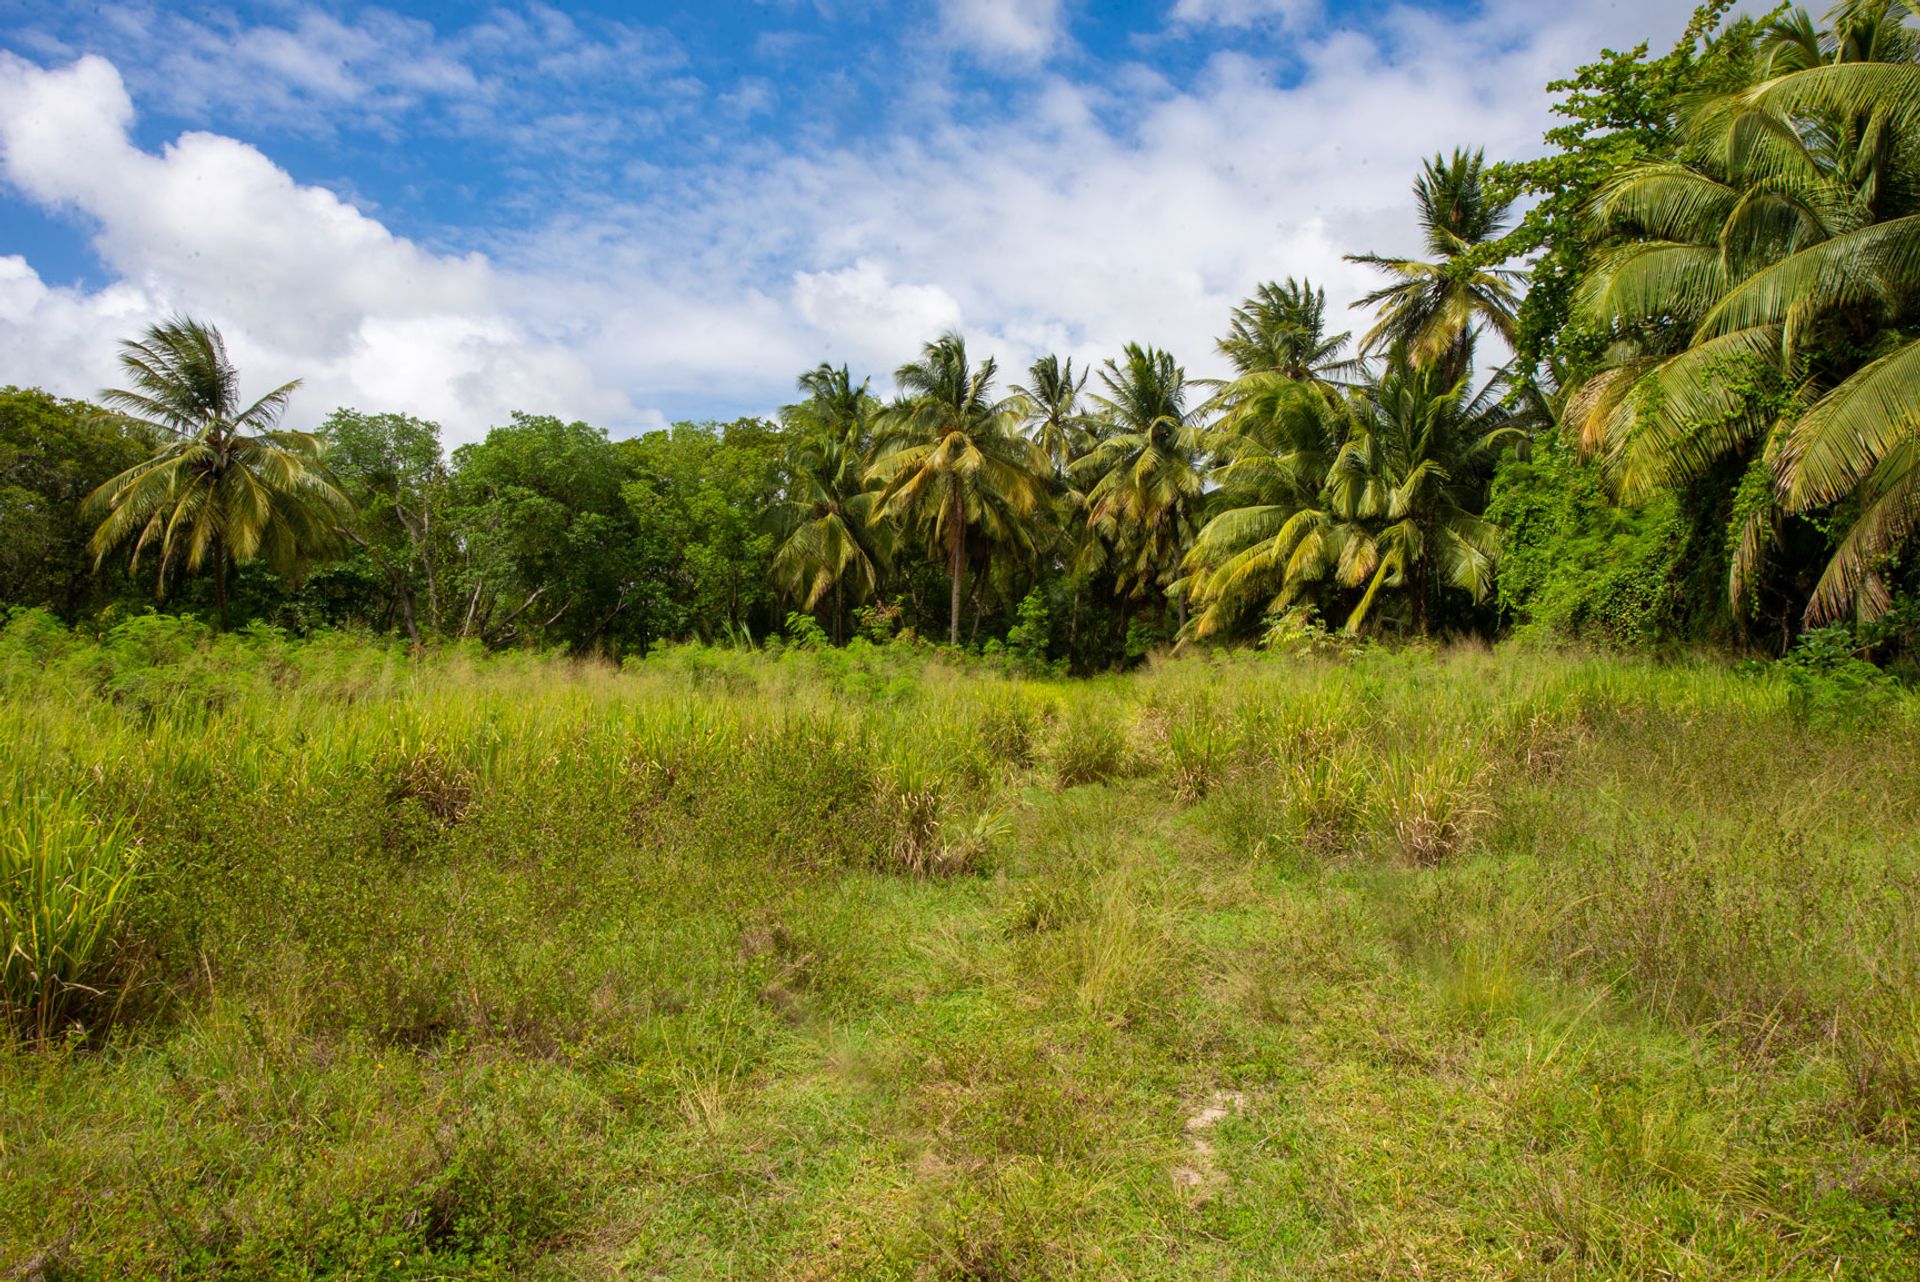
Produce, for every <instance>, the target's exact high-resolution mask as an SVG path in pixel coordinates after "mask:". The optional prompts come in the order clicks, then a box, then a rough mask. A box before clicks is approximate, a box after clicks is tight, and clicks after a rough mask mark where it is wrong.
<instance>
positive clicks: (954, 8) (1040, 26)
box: [940, 0, 1061, 61]
mask: <svg viewBox="0 0 1920 1282" xmlns="http://www.w3.org/2000/svg"><path fill="white" fill-rule="evenodd" d="M940 26H941V30H942V31H944V32H945V33H946V34H947V35H948V36H950V37H951V38H953V39H955V40H958V41H959V42H960V43H961V44H963V45H965V46H966V47H967V48H969V49H971V50H973V51H974V52H976V53H979V54H982V55H986V56H988V57H1002V58H1018V59H1024V60H1029V61H1030V60H1033V59H1037V58H1040V57H1042V56H1043V55H1045V54H1047V53H1048V52H1050V51H1051V50H1052V49H1053V47H1054V45H1055V44H1056V43H1057V42H1058V41H1059V39H1060V36H1061V28H1060V0H940Z"/></svg>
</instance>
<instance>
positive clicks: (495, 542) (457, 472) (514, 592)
mask: <svg viewBox="0 0 1920 1282" xmlns="http://www.w3.org/2000/svg"><path fill="white" fill-rule="evenodd" d="M628 475H629V473H628V468H627V466H626V462H625V459H624V457H623V455H622V453H621V451H620V450H619V449H618V448H616V447H615V446H614V445H613V444H612V442H610V441H608V440H607V436H606V433H605V432H603V431H601V430H600V429H599V428H597V427H592V426H590V425H588V424H586V423H578V422H575V423H567V422H563V421H561V420H560V419H557V418H552V417H547V416H543V415H532V414H521V413H516V414H514V416H513V420H512V422H511V423H509V424H508V425H507V426H505V427H496V428H494V429H493V430H492V431H490V432H488V433H487V435H486V439H484V440H482V441H479V442H477V443H475V444H472V445H463V446H461V447H460V448H459V449H458V450H455V451H454V455H453V496H452V498H453V504H452V508H451V510H450V512H449V518H450V520H452V521H453V522H454V523H455V524H457V525H458V527H459V530H460V543H461V550H462V554H463V555H462V563H461V565H460V567H459V573H458V574H457V575H453V576H450V577H452V578H453V579H454V581H455V584H456V585H457V587H458V589H459V596H458V597H457V598H451V597H450V604H451V605H452V606H453V608H454V612H453V613H451V614H450V616H449V619H448V625H449V627H450V628H451V629H452V630H454V631H455V632H456V633H457V634H458V635H460V636H462V637H469V636H470V637H477V638H480V639H481V640H483V641H485V642H486V643H487V644H489V645H496V646H499V645H507V644H510V643H514V642H519V641H524V640H530V639H532V640H539V639H553V640H559V641H564V642H566V643H568V644H570V645H572V646H573V647H574V648H576V649H581V648H585V647H587V646H589V645H592V644H594V643H596V642H601V641H605V640H608V639H609V638H610V637H611V636H612V635H613V634H614V633H615V631H616V629H617V627H618V624H619V621H620V619H621V616H622V615H623V613H624V612H625V610H626V609H627V607H628V606H629V605H630V604H631V601H632V596H633V593H634V590H635V587H636V573H635V566H634V557H633V555H632V543H633V538H634V534H635V526H634V517H633V513H632V512H631V511H630V509H629V508H628V505H627V503H626V501H625V499H624V497H623V495H622V493H621V486H622V484H623V482H625V480H626V479H627V477H628ZM442 590H443V591H444V590H446V589H445V588H444V587H443V589H442Z"/></svg>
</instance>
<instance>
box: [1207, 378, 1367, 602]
mask: <svg viewBox="0 0 1920 1282" xmlns="http://www.w3.org/2000/svg"><path fill="white" fill-rule="evenodd" d="M1249 385H1250V386H1249ZM1235 386H1236V387H1240V388H1241V389H1242V392H1241V394H1240V395H1239V396H1238V397H1237V398H1236V400H1235V401H1234V403H1233V404H1232V405H1231V407H1230V408H1229V409H1228V411H1227V412H1226V413H1225V414H1224V415H1223V416H1222V417H1221V418H1220V419H1219V420H1217V421H1216V422H1215V424H1214V425H1213V428H1212V430H1211V435H1212V446H1211V449H1212V453H1213V455H1214V457H1215V458H1216V459H1218V460H1219V461H1218V463H1217V465H1216V466H1215V467H1214V469H1213V472H1212V476H1211V480H1212V482H1213V484H1214V485H1215V487H1216V489H1215V491H1214V494H1213V498H1212V502H1211V504H1210V506H1211V508H1212V510H1213V511H1214V513H1215V515H1214V516H1213V517H1212V518H1211V519H1210V520H1208V521H1207V523H1206V524H1205V525H1204V526H1203V527H1202V528H1201V529H1200V531H1199V533H1198V534H1197V535H1196V536H1195V538H1194V541H1193V545H1192V547H1191V548H1190V549H1189V550H1188V552H1187V555H1186V559H1185V566H1186V569H1187V571H1188V584H1189V593H1190V595H1191V596H1192V598H1193V600H1194V603H1195V604H1196V605H1198V606H1199V607H1200V613H1199V615H1198V616H1197V617H1196V619H1195V620H1194V634H1195V635H1196V636H1202V637H1205V636H1212V635H1215V634H1218V633H1223V632H1226V631H1229V630H1231V629H1232V628H1234V627H1236V626H1238V625H1239V624H1241V623H1243V622H1244V621H1245V620H1247V619H1248V618H1249V617H1257V616H1258V615H1259V614H1261V613H1273V612H1282V611H1285V610H1286V609H1288V608H1290V607H1292V606H1293V605H1295V604H1300V603H1303V601H1304V600H1305V599H1307V598H1310V597H1312V596H1313V595H1315V593H1316V591H1317V588H1318V585H1319V584H1320V583H1321V582H1322V581H1323V580H1324V577H1325V576H1324V575H1319V574H1312V573H1308V572H1307V567H1308V566H1309V565H1311V564H1315V563H1317V558H1319V557H1320V556H1321V555H1322V553H1323V552H1324V551H1325V548H1324V547H1323V544H1324V543H1325V542H1326V539H1327V536H1328V533H1329V531H1328V529H1327V528H1326V527H1324V526H1316V525H1315V522H1316V521H1317V520H1318V518H1317V517H1316V516H1315V515H1313V514H1314V513H1316V512H1318V511H1319V508H1320V498H1321V492H1322V490H1323V488H1324V487H1325V485H1326V479H1327V470H1328V468H1329V467H1331V466H1332V463H1333V459H1334V455H1336V454H1337V453H1339V451H1340V447H1341V446H1342V445H1343V444H1344V443H1345V441H1346V439H1347V437H1348V436H1349V434H1350V426H1349V421H1348V420H1349V416H1350V415H1351V414H1352V413H1353V412H1354V410H1355V409H1356V408H1357V407H1358V406H1359V405H1360V401H1359V398H1358V397H1357V396H1354V395H1351V394H1349V393H1334V394H1328V393H1326V392H1325V391H1324V390H1323V389H1322V388H1319V387H1315V386H1312V385H1309V384H1306V383H1301V382H1297V381H1295V380H1293V379H1290V378H1287V377H1285V376H1283V375H1280V374H1275V373H1266V374H1245V375H1242V376H1241V377H1240V378H1239V379H1238V380H1236V381H1235ZM1303 513H1304V514H1307V515H1305V516H1302V514H1303ZM1296 518H1298V521H1297V522H1296Z"/></svg>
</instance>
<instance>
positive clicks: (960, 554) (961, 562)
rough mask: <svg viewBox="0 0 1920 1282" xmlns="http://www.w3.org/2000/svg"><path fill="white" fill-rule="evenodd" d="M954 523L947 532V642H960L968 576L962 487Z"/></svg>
mask: <svg viewBox="0 0 1920 1282" xmlns="http://www.w3.org/2000/svg"><path fill="white" fill-rule="evenodd" d="M952 516H953V524H952V526H951V527H949V529H948V532H947V577H948V578H949V579H951V580H952V596H951V598H950V602H949V606H948V611H947V644H948V645H954V646H957V645H959V644H960V581H961V580H962V579H964V578H966V576H967V525H966V506H965V503H964V501H963V500H962V499H961V497H960V489H959V487H958V486H955V487H954V491H953V514H952Z"/></svg>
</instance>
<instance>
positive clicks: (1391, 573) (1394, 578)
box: [1327, 358, 1527, 634]
mask: <svg viewBox="0 0 1920 1282" xmlns="http://www.w3.org/2000/svg"><path fill="white" fill-rule="evenodd" d="M1443 377H1444V370H1443V369H1441V368H1439V367H1434V366H1415V365H1411V364H1410V363H1409V362H1407V361H1406V360H1405V359H1404V358H1402V359H1397V360H1393V361H1390V362H1389V365H1388V370H1387V373H1386V375H1385V376H1384V377H1383V378H1382V379H1381V380H1380V381H1379V382H1378V383H1376V384H1374V385H1372V386H1370V387H1368V388H1366V389H1365V391H1364V392H1362V393H1361V396H1362V399H1363V400H1364V403H1365V411H1366V412H1365V413H1363V414H1359V415H1356V416H1355V419H1354V425H1355V427H1356V429H1357V430H1356V431H1355V432H1354V433H1353V435H1352V436H1350V437H1349V438H1348V440H1347V442H1346V444H1345V445H1344V446H1342V447H1341V450H1340V453H1339V454H1338V455H1336V456H1335V458H1334V461H1333V466H1332V467H1331V468H1330V469H1329V470H1328V473H1327V502H1328V506H1329V507H1330V508H1332V510H1333V511H1335V512H1336V513H1339V514H1341V515H1342V517H1343V518H1344V519H1345V520H1347V521H1348V522H1350V523H1352V524H1354V525H1356V526H1358V527H1360V529H1361V531H1362V533H1361V535H1360V538H1359V539H1358V540H1357V541H1356V544H1355V547H1354V548H1353V550H1352V551H1350V552H1347V553H1346V554H1345V556H1344V557H1343V559H1344V560H1345V561H1346V565H1344V566H1343V567H1342V568H1343V570H1344V571H1345V573H1346V575H1347V576H1348V580H1349V582H1354V583H1357V582H1358V581H1359V575H1360V573H1361V571H1362V570H1363V567H1367V566H1369V565H1370V566H1371V571H1370V574H1369V576H1368V578H1367V580H1366V582H1367V587H1366V592H1365V594H1364V595H1362V597H1361V598H1360V602H1359V604H1358V605H1356V606H1355V607H1354V609H1353V613H1352V614H1351V615H1349V616H1348V618H1347V627H1348V628H1349V629H1350V630H1352V631H1355V632H1358V631H1359V630H1360V629H1361V628H1362V627H1364V626H1365V624H1366V621H1367V617H1368V614H1369V613H1370V612H1371V610H1372V608H1373V605H1374V602H1375V599H1376V598H1377V596H1378V595H1379V593H1380V591H1381V589H1383V588H1387V587H1393V588H1399V589H1401V590H1402V591H1403V592H1404V593H1405V595H1406V599H1407V602H1408V606H1409V613H1410V615H1411V622H1412V625H1413V630H1414V631H1415V632H1418V633H1421V634H1424V633H1425V632H1426V631H1427V621H1428V618H1429V612H1430V610H1431V607H1432V605H1433V603H1434V599H1435V598H1436V596H1437V595H1438V591H1439V589H1440V588H1442V587H1449V588H1454V589H1456V590H1459V591H1462V592H1465V593H1466V594H1467V595H1468V596H1469V597H1470V598H1471V599H1472V600H1473V601H1474V602H1475V603H1476V604H1478V603H1481V602H1484V601H1485V600H1486V599H1487V597H1488V595H1489V594H1490V593H1491V591H1492V589H1493V567H1494V560H1495V558H1496V556H1497V555H1498V552H1499V531H1498V530H1497V529H1496V528H1495V527H1494V526H1493V525H1492V524H1490V523H1489V522H1488V521H1487V520H1486V519H1485V518H1484V517H1482V516H1481V515H1480V514H1481V512H1483V511H1484V510H1485V508H1486V500H1487V484H1488V482H1489V481H1490V480H1491V478H1492V476H1493V469H1494V464H1495V463H1496V462H1498V460H1499V457H1500V455H1501V454H1502V453H1503V452H1504V451H1505V450H1507V449H1509V448H1512V447H1516V446H1519V445H1521V444H1523V443H1524V442H1525V441H1526V439H1527V433H1526V429H1525V425H1524V420H1522V419H1520V418H1518V417H1516V416H1515V414H1514V413H1513V412H1511V411H1509V410H1508V409H1506V408H1505V407H1504V406H1503V405H1502V399H1503V397H1504V396H1505V395H1506V390H1507V389H1506V384H1505V381H1504V380H1503V379H1499V378H1496V379H1494V380H1492V381H1491V382H1490V383H1489V384H1488V385H1487V386H1486V387H1485V388H1483V389H1482V390H1481V392H1480V393H1479V395H1477V396H1473V395H1470V394H1469V390H1468V378H1469V377H1470V375H1466V376H1462V377H1461V378H1460V379H1458V380H1456V381H1454V382H1453V383H1445V382H1442V381H1441V380H1442V378H1443Z"/></svg>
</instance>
